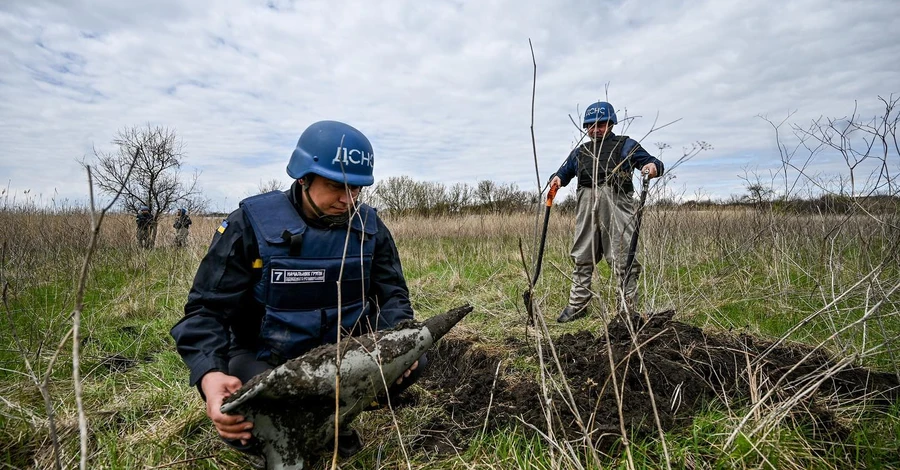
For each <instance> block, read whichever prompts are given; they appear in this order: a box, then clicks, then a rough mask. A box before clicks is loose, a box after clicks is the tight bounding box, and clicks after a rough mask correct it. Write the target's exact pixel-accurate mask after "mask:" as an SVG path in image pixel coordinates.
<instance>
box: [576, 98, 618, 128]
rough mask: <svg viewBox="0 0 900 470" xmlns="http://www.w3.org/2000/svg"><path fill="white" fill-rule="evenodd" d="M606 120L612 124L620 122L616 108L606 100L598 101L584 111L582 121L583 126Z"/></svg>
mask: <svg viewBox="0 0 900 470" xmlns="http://www.w3.org/2000/svg"><path fill="white" fill-rule="evenodd" d="M604 121H607V122H610V123H612V124H616V123H618V122H619V121H618V120H617V119H616V110H615V109H613V106H612V105H611V104H609V103H607V102H606V101H598V102H596V103H594V104H592V105H590V106H588V108H587V109H586V110H585V111H584V122H583V123H582V126H586V125H588V124H593V123H595V122H604Z"/></svg>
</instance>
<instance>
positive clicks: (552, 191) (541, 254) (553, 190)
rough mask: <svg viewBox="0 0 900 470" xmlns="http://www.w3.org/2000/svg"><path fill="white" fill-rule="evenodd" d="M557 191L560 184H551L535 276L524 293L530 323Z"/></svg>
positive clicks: (532, 322)
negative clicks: (548, 226)
mask: <svg viewBox="0 0 900 470" xmlns="http://www.w3.org/2000/svg"><path fill="white" fill-rule="evenodd" d="M557 191H559V186H557V185H555V184H554V185H551V186H550V190H549V191H547V203H546V208H545V209H544V227H543V228H542V229H541V242H540V244H539V245H538V255H537V260H536V261H535V263H534V276H532V278H531V283H530V284H529V285H528V290H526V291H525V292H523V293H522V299H523V300H524V301H525V311H526V312H527V313H528V324H529V325H534V311H533V308H532V304H531V294H532V291H533V289H534V285H535V284H537V281H538V277H540V275H541V261H543V259H544V244H545V243H546V241H547V224H548V223H549V222H550V208H551V207H553V198H555V197H556V192H557Z"/></svg>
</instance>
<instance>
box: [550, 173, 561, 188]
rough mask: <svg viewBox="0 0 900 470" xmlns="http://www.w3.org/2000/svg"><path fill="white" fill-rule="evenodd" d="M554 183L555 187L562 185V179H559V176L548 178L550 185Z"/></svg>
mask: <svg viewBox="0 0 900 470" xmlns="http://www.w3.org/2000/svg"><path fill="white" fill-rule="evenodd" d="M554 185H556V187H557V188H559V187H562V180H561V179H559V176H554V177H553V178H551V179H550V186H554Z"/></svg>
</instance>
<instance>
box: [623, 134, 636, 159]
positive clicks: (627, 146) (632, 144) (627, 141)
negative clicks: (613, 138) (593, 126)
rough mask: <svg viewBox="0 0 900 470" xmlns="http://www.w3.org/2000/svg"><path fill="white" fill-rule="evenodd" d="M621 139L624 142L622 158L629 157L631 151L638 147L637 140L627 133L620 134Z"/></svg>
mask: <svg viewBox="0 0 900 470" xmlns="http://www.w3.org/2000/svg"><path fill="white" fill-rule="evenodd" d="M618 137H619V141H620V142H622V158H623V159H625V158H628V157H630V156H631V153H632V152H633V151H634V149H635V148H637V141H635V140H634V139H632V138H631V137H628V136H627V135H620V136H618Z"/></svg>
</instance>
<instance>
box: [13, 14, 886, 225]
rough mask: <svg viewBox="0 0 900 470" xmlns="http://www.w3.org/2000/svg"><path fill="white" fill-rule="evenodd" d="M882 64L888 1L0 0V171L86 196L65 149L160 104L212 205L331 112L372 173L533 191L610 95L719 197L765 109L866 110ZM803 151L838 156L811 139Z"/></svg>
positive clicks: (837, 166)
mask: <svg viewBox="0 0 900 470" xmlns="http://www.w3.org/2000/svg"><path fill="white" fill-rule="evenodd" d="M529 39H530V40H531V42H532V44H533V47H534V60H535V62H536V63H537V70H536V81H535V80H534V74H535V70H534V65H533V63H532V55H531V50H530V48H529ZM898 64H900V2H898V1H896V0H884V1H879V0H871V1H869V0H858V1H833V2H832V1H821V0H780V1H768V0H763V1H756V2H735V1H723V0H719V1H707V0H697V1H675V0H643V1H631V0H626V1H600V0H547V1H543V0H541V1H539V0H534V1H527V2H523V1H521V0H520V1H507V0H497V1H491V0H484V1H478V2H475V1H471V2H463V1H432V2H422V1H412V0H410V1H406V0H384V1H380V2H370V1H361V0H360V1H357V0H351V1H338V0H330V1H317V0H309V1H296V2H294V1H287V0H268V1H267V0H259V1H250V0H248V1H238V0H215V1H207V0H192V1H187V2H186V1H182V0H155V1H153V2H122V1H120V0H91V1H84V0H60V1H41V0H6V1H3V2H0V182H2V183H3V184H2V186H3V188H2V190H4V191H6V193H5V194H7V195H13V196H14V197H17V198H27V197H31V198H37V199H39V200H41V201H44V202H46V201H50V200H70V201H83V200H85V198H86V195H87V192H88V189H87V179H86V177H85V173H84V170H83V169H82V168H81V166H80V164H79V161H80V160H82V159H84V158H87V159H88V161H90V159H91V158H92V156H93V153H94V149H98V150H100V151H104V152H110V151H113V150H114V149H115V148H114V146H113V145H112V144H111V143H110V142H111V141H112V139H113V138H114V137H115V135H116V133H117V132H118V131H120V130H122V129H124V128H126V127H131V126H146V125H152V126H157V125H158V126H165V127H168V128H171V129H174V130H175V131H176V133H177V135H178V136H179V137H180V138H181V140H182V143H183V145H184V150H185V166H184V168H183V169H182V172H183V173H184V174H185V175H187V174H190V173H192V172H193V171H194V170H199V171H200V180H199V182H200V185H201V187H202V189H203V192H204V194H205V195H206V197H208V198H209V200H210V203H211V208H213V209H217V210H230V209H233V208H234V207H236V206H237V203H238V202H239V201H240V199H242V198H243V197H245V196H247V195H249V194H253V193H254V192H255V189H256V188H257V187H258V186H260V184H261V183H263V182H267V181H269V180H272V179H278V180H280V181H283V183H284V185H285V186H287V185H288V184H289V183H290V178H289V177H288V176H287V175H286V173H285V166H286V165H287V161H288V158H289V156H290V154H291V151H292V150H293V147H294V146H295V145H296V141H297V138H298V137H299V135H300V134H301V133H302V131H303V130H304V129H305V128H306V127H307V126H308V125H309V124H311V123H313V122H315V121H319V120H325V119H331V120H338V121H343V122H346V123H348V124H351V125H353V126H354V127H356V128H358V129H359V130H361V131H362V132H363V133H364V134H365V135H366V136H368V138H369V139H370V140H371V141H372V144H373V147H374V150H375V155H376V164H375V176H376V179H378V178H386V177H390V176H400V175H407V176H409V177H411V178H413V179H415V180H420V181H433V182H441V183H445V184H447V185H448V186H449V185H451V184H453V183H458V182H464V183H470V184H473V185H474V184H476V183H477V181H479V180H483V179H491V180H494V181H496V182H500V183H507V184H508V183H515V184H517V185H518V186H519V187H520V188H521V189H525V190H536V187H537V181H538V180H537V176H536V169H535V163H534V155H535V153H536V154H537V160H538V168H537V171H538V172H539V174H540V180H541V181H542V182H543V181H546V180H547V178H548V177H549V175H550V174H551V173H553V172H554V171H555V170H556V168H557V167H558V166H559V165H560V164H561V163H562V162H563V160H564V159H565V157H566V156H567V155H568V153H569V151H570V150H571V148H572V147H573V146H574V145H575V144H576V142H577V140H578V138H579V130H578V128H577V127H576V126H575V125H574V124H573V123H572V120H573V119H574V120H575V121H576V122H578V121H579V120H580V118H581V114H582V113H583V111H584V109H585V107H586V106H587V105H589V104H590V103H592V102H595V101H599V100H606V101H609V102H611V103H612V104H613V106H614V107H615V108H616V110H617V113H618V114H619V117H620V119H621V118H622V117H623V116H628V117H631V118H633V119H630V120H628V121H627V123H628V125H627V129H624V132H623V128H625V125H624V124H621V125H619V126H616V128H615V129H614V131H616V132H617V133H620V134H621V133H626V134H627V135H629V136H632V137H633V138H635V139H637V140H639V141H640V142H641V143H642V145H643V146H644V147H645V148H646V149H647V150H648V151H650V153H652V154H654V155H658V156H659V157H660V158H661V159H662V160H663V161H664V162H667V163H671V162H674V161H675V160H677V159H678V157H679V156H680V155H681V154H682V149H683V148H685V147H689V146H690V145H691V144H692V142H696V141H705V142H708V143H709V144H710V145H712V147H713V148H712V149H711V150H707V151H704V152H701V153H699V154H697V155H696V156H695V157H693V158H692V159H691V160H689V161H687V162H685V163H683V164H682V165H680V166H679V167H677V168H675V169H674V171H673V172H672V176H674V179H673V180H672V181H670V183H669V185H670V188H674V189H675V190H676V192H680V193H682V194H685V195H687V196H688V197H692V196H693V195H702V196H706V197H714V198H725V197H727V196H729V195H731V194H741V193H745V192H746V191H745V184H746V182H745V180H744V179H742V176H746V175H747V174H748V173H754V174H758V175H762V176H763V177H764V178H769V175H771V174H772V171H774V170H775V169H777V168H779V167H780V166H781V161H780V159H779V156H778V147H777V143H776V139H775V133H774V131H773V128H772V126H771V125H769V124H768V123H767V122H766V121H765V120H763V119H762V118H761V116H762V117H766V118H768V119H770V120H772V121H775V122H780V121H782V120H785V119H786V118H787V119H788V121H787V123H788V124H790V123H796V124H798V125H802V126H806V125H808V124H809V123H810V122H811V121H812V120H813V119H816V118H819V117H823V116H824V117H833V118H842V117H846V116H848V115H849V114H851V113H852V112H854V109H855V110H856V112H857V113H858V115H860V116H863V117H873V116H876V115H878V114H879V113H882V112H883V104H882V103H880V102H879V100H878V97H879V96H882V97H885V98H887V97H889V96H891V94H892V93H893V94H894V95H895V96H896V95H897V94H898V93H900V65H898ZM533 87H534V88H535V98H534V108H533V115H534V117H533V127H534V141H535V146H534V147H532V137H531V127H532V89H533ZM667 123H671V124H670V125H668V126H665V127H663V128H662V129H654V124H655V126H656V127H659V126H662V125H663V124H667ZM783 134H784V135H785V136H788V135H789V134H790V132H789V129H786V128H784V129H783ZM785 139H786V140H787V139H788V137H785ZM658 143H665V144H667V145H668V146H669V147H670V148H667V149H665V150H663V151H662V153H660V151H659V149H658V146H657V144H658ZM810 171H811V172H812V171H816V172H823V173H829V172H834V173H839V172H841V171H846V165H844V164H843V162H842V161H841V160H839V159H837V158H835V157H834V156H829V155H819V156H817V159H816V160H815V161H814V162H813V163H812V165H811V167H810ZM570 187H574V184H570ZM569 190H570V189H569ZM562 194H565V193H562Z"/></svg>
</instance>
